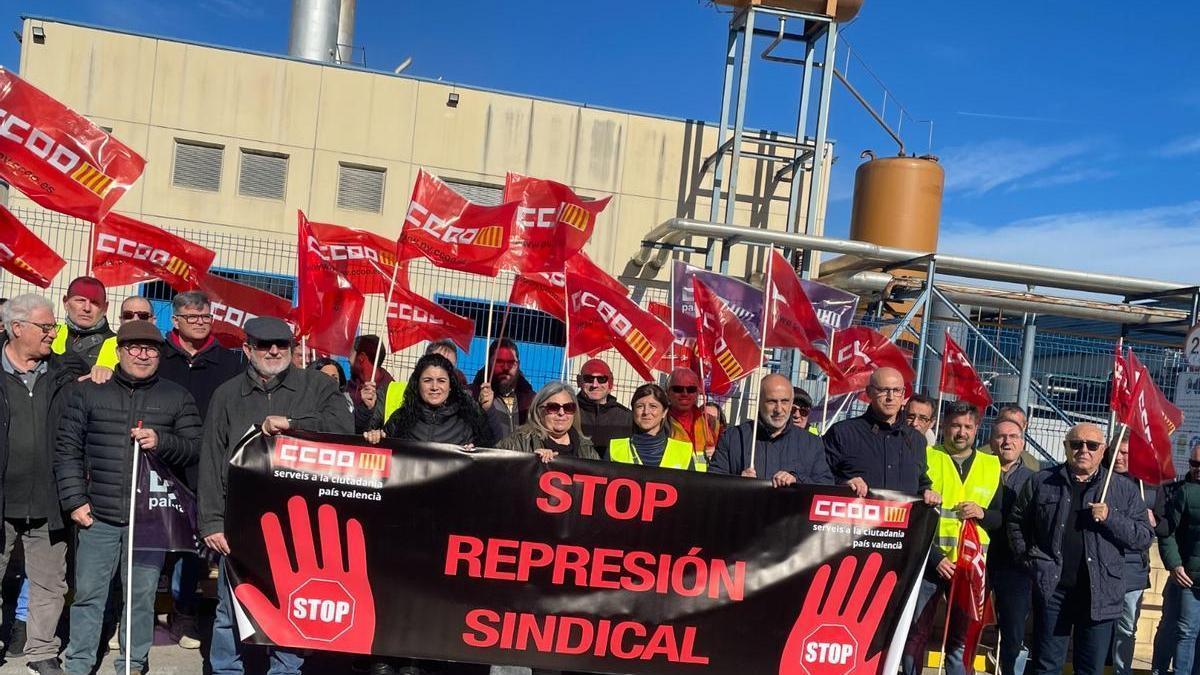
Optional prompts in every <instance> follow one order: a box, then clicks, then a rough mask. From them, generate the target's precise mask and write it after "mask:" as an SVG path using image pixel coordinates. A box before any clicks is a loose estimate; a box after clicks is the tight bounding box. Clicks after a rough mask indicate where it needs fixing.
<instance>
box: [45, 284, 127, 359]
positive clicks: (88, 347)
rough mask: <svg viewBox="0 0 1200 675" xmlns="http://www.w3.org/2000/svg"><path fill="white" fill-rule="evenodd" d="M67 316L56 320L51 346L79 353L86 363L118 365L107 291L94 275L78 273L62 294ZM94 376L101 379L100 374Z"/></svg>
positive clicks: (60, 350) (58, 350)
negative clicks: (110, 323) (57, 321)
mask: <svg viewBox="0 0 1200 675" xmlns="http://www.w3.org/2000/svg"><path fill="white" fill-rule="evenodd" d="M62 302H63V309H64V310H65V311H66V313H67V316H66V318H65V319H64V320H63V321H62V322H61V323H59V324H58V334H57V335H55V337H54V342H53V343H52V345H51V349H53V350H54V353H55V354H66V353H68V352H70V353H72V354H77V355H79V357H80V358H82V359H83V360H84V361H87V364H88V366H89V367H94V366H97V365H98V366H102V367H104V368H107V369H108V370H109V371H111V370H112V369H113V368H116V367H117V340H116V333H114V332H113V330H112V328H110V327H109V325H108V317H107V316H105V313H106V312H107V311H108V291H107V290H106V289H105V288H104V284H103V283H101V281H100V280H99V279H97V278H95V277H77V278H76V279H75V280H74V281H72V282H71V284H70V285H69V286H67V293H66V295H64V296H63V299H62ZM97 379H104V378H103V377H101V378H97Z"/></svg>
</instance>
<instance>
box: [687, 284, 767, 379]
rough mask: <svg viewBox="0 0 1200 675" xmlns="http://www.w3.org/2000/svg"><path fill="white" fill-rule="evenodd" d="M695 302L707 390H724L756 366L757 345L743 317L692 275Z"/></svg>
mask: <svg viewBox="0 0 1200 675" xmlns="http://www.w3.org/2000/svg"><path fill="white" fill-rule="evenodd" d="M692 284H693V297H694V298H695V302H696V335H697V337H696V351H697V352H698V353H699V354H700V360H701V363H703V364H704V366H705V375H707V376H708V378H709V382H710V384H709V391H710V392H711V393H713V394H716V395H717V396H722V395H724V394H726V393H727V392H728V391H729V389H730V387H732V386H733V383H734V382H737V381H738V380H740V379H742V378H743V377H746V376H748V375H750V374H751V373H753V372H754V370H755V369H756V368H757V367H758V366H759V363H758V360H759V357H760V353H759V346H758V344H757V343H756V342H755V341H754V338H753V337H751V335H750V331H749V330H748V329H747V328H746V325H745V324H744V323H742V320H741V319H739V318H738V317H737V315H736V314H734V312H733V310H732V309H730V308H729V305H728V304H726V303H725V301H724V300H722V299H721V298H719V297H718V296H717V295H716V294H715V293H713V292H712V290H711V289H710V288H709V287H708V286H707V285H705V283H704V282H703V281H701V280H700V279H699V278H696V277H693V278H692Z"/></svg>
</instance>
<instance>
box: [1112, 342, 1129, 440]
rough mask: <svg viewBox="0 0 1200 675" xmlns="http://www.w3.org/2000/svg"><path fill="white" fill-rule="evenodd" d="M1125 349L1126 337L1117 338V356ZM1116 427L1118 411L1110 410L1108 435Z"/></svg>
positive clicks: (1114, 362)
mask: <svg viewBox="0 0 1200 675" xmlns="http://www.w3.org/2000/svg"><path fill="white" fill-rule="evenodd" d="M1124 348H1125V338H1124V337H1119V338H1117V354H1120V353H1121V351H1122V350H1123V349H1124ZM1113 366H1114V368H1115V366H1116V359H1115V358H1114V359H1113ZM1116 426H1117V411H1116V410H1111V409H1110V410H1109V411H1108V434H1109V435H1110V436H1111V435H1112V433H1113V428H1114V427H1116Z"/></svg>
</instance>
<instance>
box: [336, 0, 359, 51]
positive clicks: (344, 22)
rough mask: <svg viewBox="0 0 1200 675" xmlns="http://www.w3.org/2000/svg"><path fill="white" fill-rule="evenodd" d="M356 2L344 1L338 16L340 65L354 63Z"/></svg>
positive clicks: (351, 0)
mask: <svg viewBox="0 0 1200 675" xmlns="http://www.w3.org/2000/svg"><path fill="white" fill-rule="evenodd" d="M355 4H356V0H342V9H341V12H339V14H338V27H337V60H338V63H351V62H353V61H354V9H355Z"/></svg>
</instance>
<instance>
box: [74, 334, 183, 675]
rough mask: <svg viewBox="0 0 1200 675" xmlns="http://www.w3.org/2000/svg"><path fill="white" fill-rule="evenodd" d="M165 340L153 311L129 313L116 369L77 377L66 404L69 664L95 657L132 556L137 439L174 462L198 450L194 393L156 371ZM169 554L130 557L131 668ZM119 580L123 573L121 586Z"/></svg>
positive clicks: (80, 667)
mask: <svg viewBox="0 0 1200 675" xmlns="http://www.w3.org/2000/svg"><path fill="white" fill-rule="evenodd" d="M162 344H163V339H162V334H160V333H159V332H158V328H157V327H156V326H155V325H154V324H152V323H150V322H149V321H141V320H133V321H125V322H123V323H122V324H121V328H120V330H118V331H117V355H118V358H119V359H120V361H119V362H118V364H117V369H116V372H115V373H114V374H113V377H112V379H110V380H108V381H107V382H104V383H102V384H101V383H96V382H83V383H80V384H79V385H76V386H75V387H74V388H73V389H72V390H71V391H70V392H69V393H68V395H67V398H66V401H65V403H64V405H63V406H62V416H61V419H60V420H59V423H58V436H57V446H58V447H57V451H56V454H55V460H54V473H55V476H56V478H57V480H58V494H59V500H60V502H61V504H62V509H63V511H64V512H66V513H69V514H70V515H71V520H73V521H74V522H75V524H76V525H77V526H78V529H77V537H78V545H77V546H76V554H75V598H74V601H73V602H72V604H71V639H70V643H69V644H68V645H67V650H66V654H65V659H64V660H65V666H66V671H67V672H68V673H89V672H91V671H92V668H93V666H95V662H96V645H97V644H98V643H99V642H100V631H101V628H102V626H103V624H104V608H105V605H106V603H107V601H108V595H109V588H110V581H111V580H112V578H113V576H114V575H115V574H117V572H118V568H120V569H122V570H123V569H124V567H125V565H126V564H128V561H126V560H125V550H126V545H127V541H126V537H127V536H128V534H129V498H130V497H129V484H130V481H131V480H132V479H133V473H132V472H133V463H132V455H133V444H134V443H137V444H138V445H139V446H140V447H141V449H142V451H143V452H147V453H153V454H154V455H155V456H156V457H158V458H160V459H162V460H163V461H164V462H166V463H168V464H174V465H181V464H187V463H188V462H190V461H193V460H194V459H195V457H196V455H197V454H198V453H199V450H200V433H201V425H200V416H199V415H198V414H197V412H196V403H195V401H194V400H193V399H192V395H191V394H189V393H188V392H187V390H186V389H184V388H183V387H181V386H179V385H178V384H175V383H174V382H170V381H168V380H164V379H162V378H160V377H159V376H158V366H159V360H160V357H161V353H162ZM163 557H164V554H163V553H162V552H138V553H135V554H134V558H133V561H132V563H133V585H132V589H133V593H132V597H133V605H132V612H131V614H132V620H131V623H130V628H131V629H132V631H131V632H132V638H133V644H132V645H125V648H126V649H129V651H130V660H131V662H132V666H131V667H132V669H133V672H145V671H146V667H147V661H148V658H149V652H150V645H151V643H152V642H153V637H154V599H155V595H156V591H157V589H158V577H159V574H160V572H161V570H162V566H163ZM123 579H124V575H122V580H123ZM122 587H123V582H122V584H121V585H120V586H117V588H122ZM120 637H121V639H122V640H123V639H124V633H123V632H122V633H120ZM119 658H120V657H119Z"/></svg>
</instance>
